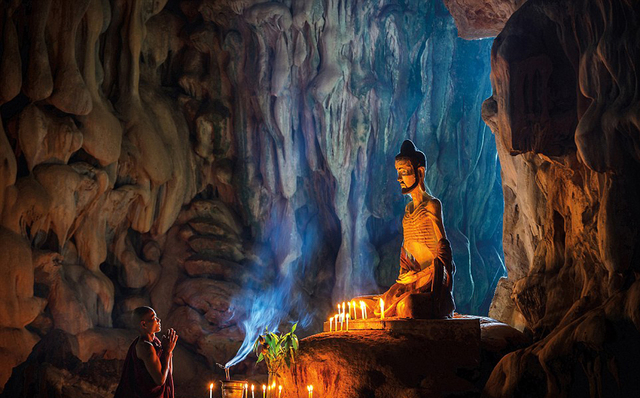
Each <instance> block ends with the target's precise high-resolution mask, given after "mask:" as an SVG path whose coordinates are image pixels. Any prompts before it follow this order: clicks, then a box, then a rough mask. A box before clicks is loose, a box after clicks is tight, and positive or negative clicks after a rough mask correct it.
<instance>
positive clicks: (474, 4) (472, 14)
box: [444, 0, 527, 39]
mask: <svg viewBox="0 0 640 398" xmlns="http://www.w3.org/2000/svg"><path fill="white" fill-rule="evenodd" d="M525 1H527V0H497V1H476V0H444V4H445V5H446V6H447V9H449V12H450V13H451V15H452V16H453V19H454V20H455V21H456V27H457V28H458V35H459V36H460V37H462V38H464V39H480V38H484V37H494V36H497V35H498V33H500V31H501V30H502V28H503V27H504V24H505V23H506V22H507V20H508V19H509V17H511V14H513V12H514V11H515V10H517V9H518V7H520V6H521V5H522V4H523V3H524V2H525Z"/></svg>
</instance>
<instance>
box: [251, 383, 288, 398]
mask: <svg viewBox="0 0 640 398" xmlns="http://www.w3.org/2000/svg"><path fill="white" fill-rule="evenodd" d="M277 390H278V395H277V398H281V397H282V386H281V385H279V386H278V388H277ZM255 393H256V385H255V384H252V385H251V398H255ZM275 393H276V382H275V381H274V382H273V383H271V384H269V385H266V384H263V385H262V398H275V397H276V395H275ZM242 398H249V383H245V384H244V388H243V389H242Z"/></svg>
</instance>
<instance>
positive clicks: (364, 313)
mask: <svg viewBox="0 0 640 398" xmlns="http://www.w3.org/2000/svg"><path fill="white" fill-rule="evenodd" d="M360 313H361V315H362V319H367V306H366V305H364V301H360Z"/></svg>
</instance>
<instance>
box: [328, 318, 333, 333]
mask: <svg viewBox="0 0 640 398" xmlns="http://www.w3.org/2000/svg"><path fill="white" fill-rule="evenodd" d="M331 329H333V317H331V318H329V331H331Z"/></svg>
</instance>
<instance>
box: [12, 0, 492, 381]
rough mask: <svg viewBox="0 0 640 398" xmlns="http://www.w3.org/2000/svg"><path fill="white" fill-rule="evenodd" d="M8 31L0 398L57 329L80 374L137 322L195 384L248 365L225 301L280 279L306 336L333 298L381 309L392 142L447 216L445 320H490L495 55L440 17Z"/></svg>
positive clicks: (388, 251) (293, 16)
mask: <svg viewBox="0 0 640 398" xmlns="http://www.w3.org/2000/svg"><path fill="white" fill-rule="evenodd" d="M0 32H2V36H1V37H0V43H1V45H0V112H1V115H2V124H0V213H1V217H0V237H1V239H0V247H1V248H2V252H3V253H6V254H7V255H4V256H2V258H1V259H0V266H1V267H0V269H2V271H0V275H1V277H0V283H1V284H2V286H3V287H6V288H3V289H2V293H0V295H2V300H0V314H1V316H0V351H1V352H2V353H3V355H4V356H6V361H3V363H2V365H0V386H2V385H4V383H5V382H6V380H7V379H8V378H9V375H10V372H11V369H12V368H13V367H14V366H16V365H18V364H20V363H22V362H23V361H24V360H25V359H26V358H27V357H28V355H29V353H30V352H31V349H32V348H33V346H34V345H35V344H36V343H37V342H38V341H39V340H40V339H41V338H43V337H46V336H48V335H49V334H50V333H52V332H53V331H54V330H56V329H61V330H62V331H64V332H65V333H67V334H68V335H70V336H73V338H72V340H73V339H77V340H78V341H79V343H78V344H80V346H81V347H84V348H83V350H85V351H83V352H82V354H81V355H79V356H78V358H80V359H81V360H82V361H88V360H89V359H90V358H92V357H93V358H94V359H95V358H100V357H103V358H104V357H105V355H107V354H106V353H111V354H109V355H113V356H112V357H110V358H117V357H118V355H120V354H118V352H119V351H117V350H115V349H114V345H115V344H120V343H121V340H119V339H120V337H118V336H120V333H122V330H123V329H124V328H126V327H127V326H128V314H129V313H130V311H131V310H132V309H133V308H135V307H137V306H139V305H152V306H154V307H155V308H156V309H157V311H158V314H159V316H160V317H162V318H163V319H165V322H166V321H168V322H169V323H168V326H175V327H177V328H178V329H179V333H180V335H181V336H183V337H182V343H181V344H183V346H182V347H181V350H182V351H181V352H183V355H182V357H181V358H183V360H182V364H183V365H184V366H181V367H180V368H182V369H183V370H182V372H184V373H183V374H178V375H177V377H178V378H179V379H180V381H181V382H184V385H189V383H190V380H192V379H193V380H195V378H196V375H202V374H208V375H212V374H213V373H214V372H215V370H214V364H215V363H216V362H224V361H226V360H228V359H230V357H231V356H232V355H233V354H234V353H235V351H236V350H237V348H238V347H239V346H240V343H241V341H242V339H243V336H244V331H243V329H242V327H243V326H242V322H243V320H244V317H246V316H247V312H248V308H246V307H245V306H243V305H241V304H239V302H238V300H236V298H237V297H244V298H245V299H246V300H245V301H248V300H250V299H251V298H253V297H256V296H259V295H260V294H262V293H263V292H264V291H266V290H268V289H269V288H270V287H273V285H274V281H276V280H278V278H280V277H282V276H283V275H284V276H289V280H290V281H292V282H291V284H290V285H288V288H289V289H291V290H290V291H289V292H288V293H289V296H290V297H295V299H296V303H297V304H299V308H292V309H291V310H292V312H294V313H295V312H296V311H298V312H310V313H311V315H312V317H313V320H314V321H313V323H312V324H311V325H310V326H309V328H308V329H307V330H308V332H312V331H314V330H319V325H320V323H321V322H322V320H324V316H325V314H327V313H328V312H329V311H330V307H331V303H332V300H342V299H344V298H347V297H351V296H354V295H356V294H359V293H375V292H377V291H383V290H384V289H385V288H386V287H388V286H389V285H390V284H391V283H392V282H393V280H395V277H396V276H397V275H396V273H397V268H398V258H399V254H398V250H399V249H398V248H399V246H400V242H399V238H398V237H399V236H400V234H399V232H398V228H399V225H400V218H401V213H402V208H403V205H404V203H403V198H402V197H401V195H400V193H399V191H398V189H397V186H396V181H395V175H394V170H393V161H392V157H393V155H394V154H395V153H396V152H397V150H398V147H399V144H400V143H401V142H402V141H403V140H404V139H406V138H411V139H413V140H414V141H415V142H417V143H418V144H419V145H420V146H421V147H423V148H425V152H426V154H427V158H428V163H429V165H430V166H429V168H428V172H427V182H428V187H429V188H430V189H431V191H432V192H433V194H434V195H436V196H438V197H439V198H440V199H441V200H442V201H443V206H444V208H445V209H447V213H445V214H444V219H445V225H446V226H447V233H448V235H449V237H450V240H451V242H452V246H453V251H454V253H455V254H454V256H455V261H456V264H457V267H458V268H457V269H458V272H457V279H456V281H455V283H456V303H458V306H459V311H471V312H486V311H487V309H488V306H489V302H490V298H491V292H492V291H493V287H494V286H495V284H496V283H497V280H498V278H499V277H500V276H502V275H503V273H504V265H503V262H502V248H501V247H502V246H501V245H502V243H501V222H502V221H501V216H500V215H501V211H502V199H501V190H500V185H499V179H498V177H499V176H498V174H497V170H498V164H497V157H496V153H495V150H494V149H493V148H494V138H493V135H492V134H491V132H490V131H489V130H488V129H487V128H486V126H485V125H484V124H483V123H482V122H481V121H480V118H479V113H480V104H481V101H482V99H483V98H485V97H486V96H488V95H489V81H488V79H487V75H488V71H489V64H488V55H489V47H490V44H491V43H490V41H476V42H467V41H463V40H460V39H458V38H457V34H456V30H455V27H454V25H453V20H452V18H451V16H450V15H449V14H448V12H447V10H446V9H445V8H444V6H443V5H442V4H440V3H438V2H432V3H429V4H428V5H427V6H425V5H424V4H423V3H422V2H410V3H408V4H406V5H403V6H400V5H397V4H395V3H392V2H383V3H382V4H377V5H374V4H372V3H370V2H363V1H357V0H356V1H349V2H333V1H327V2H323V1H313V2H309V1H294V2H293V3H287V2H285V3H277V2H263V1H259V0H257V1H217V0H216V1H213V0H197V1H193V0H184V1H177V0H176V1H151V0H136V1H125V0H116V1H107V0H82V1H79V2H78V1H75V2H74V1H70V0H43V1H30V0H22V1H21V0H11V1H4V2H3V7H2V8H0ZM288 315H289V314H281V315H280V316H288ZM291 316H296V315H295V314H292V315H291ZM166 324H167V323H165V325H166ZM56 333H58V332H56ZM114 336H115V337H114ZM98 341H102V343H97V342H98ZM90 343H91V344H90ZM5 354H6V355H5ZM74 355H75V354H74ZM65 369H66V370H65V372H67V371H70V370H69V369H68V368H65ZM73 369H79V368H73ZM237 371H238V372H245V371H251V369H249V368H247V367H246V365H241V366H238V368H237ZM207 372H208V373H207ZM60 374H61V375H63V376H64V375H66V374H67V373H64V372H62V373H60ZM64 377H66V376H64ZM207 377H210V376H207ZM194 383H197V382H193V383H191V385H196V384H194ZM105 385H106V384H105ZM105 388H106V387H105ZM194 388H196V387H194ZM87 391H88V392H90V391H92V390H87ZM183 391H187V390H186V389H185V390H183ZM94 392H95V391H94Z"/></svg>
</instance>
